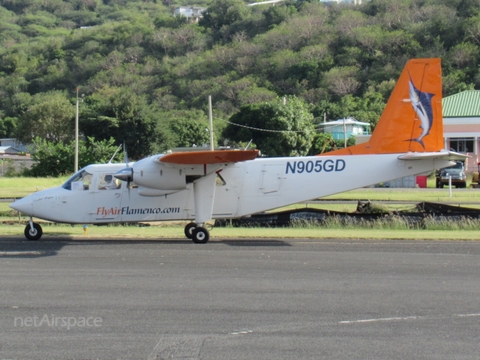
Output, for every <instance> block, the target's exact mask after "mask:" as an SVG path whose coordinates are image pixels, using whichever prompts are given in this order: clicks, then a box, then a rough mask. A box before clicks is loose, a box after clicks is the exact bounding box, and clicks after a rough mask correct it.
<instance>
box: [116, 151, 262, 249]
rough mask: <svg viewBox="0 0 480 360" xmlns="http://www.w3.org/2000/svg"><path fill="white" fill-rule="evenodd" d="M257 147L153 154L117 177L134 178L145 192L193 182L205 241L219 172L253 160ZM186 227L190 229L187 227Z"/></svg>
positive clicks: (197, 227) (173, 188)
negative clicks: (205, 225) (238, 163)
mask: <svg viewBox="0 0 480 360" xmlns="http://www.w3.org/2000/svg"><path fill="white" fill-rule="evenodd" d="M257 156H258V150H212V151H187V152H178V153H171V154H165V155H164V154H160V155H153V156H150V157H147V158H145V159H142V160H140V161H138V162H136V163H135V164H133V166H132V167H131V168H130V167H128V168H126V169H123V170H121V171H119V172H118V173H117V174H116V175H115V177H116V178H118V179H120V180H126V181H133V182H135V183H136V184H137V185H138V193H139V194H140V195H143V196H161V195H165V196H166V195H168V194H172V193H175V192H178V191H182V190H186V189H187V187H188V186H190V184H193V198H194V206H195V226H193V227H191V228H189V229H188V231H189V232H190V231H197V232H198V234H195V235H194V234H190V233H189V234H187V235H192V236H195V239H197V240H198V242H206V241H208V238H209V233H208V231H207V230H206V229H204V228H203V227H202V225H203V223H205V222H206V221H208V220H210V219H211V218H212V212H213V202H214V199H215V183H216V177H217V173H218V172H219V171H221V170H222V169H224V168H225V167H227V166H229V165H231V164H235V163H237V162H241V161H248V160H253V159H255V158H256V157H257ZM186 231H187V230H186Z"/></svg>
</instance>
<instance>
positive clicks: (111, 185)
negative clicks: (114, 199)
mask: <svg viewBox="0 0 480 360" xmlns="http://www.w3.org/2000/svg"><path fill="white" fill-rule="evenodd" d="M121 186H122V182H121V181H120V180H118V179H117V178H115V176H113V174H108V173H104V174H100V176H99V181H98V190H116V189H120V187H121Z"/></svg>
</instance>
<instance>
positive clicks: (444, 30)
mask: <svg viewBox="0 0 480 360" xmlns="http://www.w3.org/2000/svg"><path fill="white" fill-rule="evenodd" d="M182 4H183V5H186V4H196V5H203V6H206V7H207V12H206V13H205V16H204V17H203V19H202V20H201V21H200V22H199V23H190V22H188V21H187V19H186V18H185V17H176V16H174V15H173V9H174V8H175V7H176V6H179V5H182ZM479 10H480V1H479V0H402V1H398V0H372V1H365V2H364V4H363V5H361V6H353V5H332V6H326V5H325V4H323V3H318V2H308V1H295V2H294V1H285V2H284V3H281V4H276V5H275V6H270V5H262V6H246V3H245V2H244V1H242V0H213V1H211V2H208V3H204V2H196V3H193V2H192V1H191V0H189V1H188V2H187V1H184V2H177V1H173V2H169V3H162V2H160V1H135V0H129V1H126V0H103V1H100V0H65V1H64V0H0V137H18V138H19V139H21V140H22V141H24V142H26V143H31V142H32V141H35V140H34V139H35V138H36V137H39V138H41V139H42V140H45V141H51V142H53V143H68V142H70V141H71V140H72V138H73V134H74V132H73V127H74V118H75V104H76V101H77V89H78V99H79V100H78V102H79V112H80V116H79V118H80V131H81V133H82V134H83V136H84V137H85V138H87V137H92V138H95V139H96V140H98V141H101V140H109V139H110V138H113V140H114V142H115V143H116V144H117V145H118V144H121V143H122V142H123V141H125V142H126V144H127V146H128V149H129V155H130V156H131V157H132V158H134V159H138V158H140V157H141V156H145V155H148V154H151V153H152V152H156V151H164V150H166V149H168V148H172V147H174V146H191V145H192V144H202V143H205V142H208V138H209V135H208V132H207V131H205V128H206V126H207V124H208V122H207V113H208V112H207V110H208V102H207V97H208V95H211V96H212V99H213V109H214V125H215V132H216V133H215V136H216V137H215V139H216V141H217V144H218V145H224V144H229V143H230V144H231V143H234V142H236V143H238V142H242V141H244V142H248V141H250V140H251V138H243V139H239V138H238V137H237V138H234V135H232V133H233V134H234V133H235V131H232V129H231V128H232V126H233V125H230V124H228V122H227V120H229V119H230V118H231V117H232V116H235V115H236V114H237V117H236V118H243V117H244V116H243V117H242V116H238V114H239V113H242V112H245V109H246V108H247V110H248V111H247V113H248V112H249V111H250V112H251V111H252V107H253V108H255V110H258V108H259V107H260V109H261V106H262V105H261V104H266V103H269V104H271V103H279V102H280V101H281V99H282V98H283V97H284V96H287V99H290V100H294V99H295V101H292V103H294V104H295V106H296V108H297V109H302V111H308V113H309V114H310V115H309V116H304V117H303V118H302V121H303V122H304V121H307V122H308V125H302V127H304V128H308V129H313V128H314V127H315V124H317V123H319V122H320V121H323V118H324V116H326V118H327V119H328V120H334V119H337V118H341V117H345V116H353V117H355V118H357V119H358V120H361V121H367V122H370V123H371V124H372V125H373V126H374V125H375V123H376V121H377V120H378V117H379V115H380V113H381V111H382V109H383V107H384V105H385V103H386V100H387V99H388V96H389V94H390V92H391V90H392V89H393V86H394V85H395V81H396V79H397V77H398V76H399V74H400V72H401V70H402V68H403V66H404V65H405V63H406V61H407V60H408V59H411V58H422V57H440V58H441V59H442V67H443V75H444V78H443V84H444V85H443V86H444V88H443V90H444V96H446V95H451V94H454V93H457V92H459V91H462V90H466V89H474V88H476V87H478V85H480V76H479V68H478V59H479V58H480V57H479V55H480V49H479V46H480V13H479ZM299 102H301V103H302V104H303V105H299V104H298V103H299ZM285 121H286V122H287V123H288V121H292V120H291V119H287V120H285ZM272 124H273V123H272ZM275 124H276V123H275ZM302 124H304V123H302ZM256 125H257V126H258V127H261V125H262V123H260V124H259V123H258V122H257V123H256ZM264 125H265V127H267V126H268V125H269V124H264ZM275 126H278V125H275ZM285 126H286V127H288V124H287V125H285ZM270 130H272V129H270ZM277 130H278V129H277ZM227 135H228V136H227ZM249 135H250V134H249ZM245 136H247V135H245ZM227 138H228V139H227ZM37 139H38V138H37ZM229 140H230V142H229ZM302 141H303V140H302ZM254 142H255V139H254ZM37 143H38V140H37ZM305 143H308V144H310V143H312V145H315V144H316V145H315V146H316V149H325V146H324V145H325V144H319V143H318V141H317V142H315V140H314V139H313V138H312V136H310V137H307V138H306V140H305V141H303V143H302V145H301V146H302V147H301V149H300V150H299V149H296V150H291V149H289V150H288V152H287V151H285V153H287V154H290V153H292V154H297V153H298V154H306V153H309V152H311V151H314V150H312V149H310V146H306V145H305ZM272 154H273V153H272ZM278 154H281V152H280V153H278ZM275 155H277V153H275Z"/></svg>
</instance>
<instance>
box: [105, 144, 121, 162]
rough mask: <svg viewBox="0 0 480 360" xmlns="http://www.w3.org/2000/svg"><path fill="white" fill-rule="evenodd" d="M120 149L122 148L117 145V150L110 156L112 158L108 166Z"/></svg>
mask: <svg viewBox="0 0 480 360" xmlns="http://www.w3.org/2000/svg"><path fill="white" fill-rule="evenodd" d="M121 148H122V145H119V146H118V148H117V150H115V153H114V154H113V156H112V157H111V158H110V160H109V161H108V163H109V164H111V163H112V160H113V158H114V157H115V155H117V153H118V150H120V149H121Z"/></svg>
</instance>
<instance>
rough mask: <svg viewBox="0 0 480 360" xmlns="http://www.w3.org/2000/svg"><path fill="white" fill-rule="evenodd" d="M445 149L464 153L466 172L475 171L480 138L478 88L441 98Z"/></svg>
mask: <svg viewBox="0 0 480 360" xmlns="http://www.w3.org/2000/svg"><path fill="white" fill-rule="evenodd" d="M442 106H443V134H444V141H445V148H446V149H453V150H455V151H458V152H461V153H466V154H468V155H469V156H470V158H469V159H468V161H467V170H468V172H472V171H477V163H478V162H479V154H478V152H479V143H478V142H479V139H480V90H467V91H462V92H460V93H458V94H455V95H451V96H447V97H445V98H443V100H442Z"/></svg>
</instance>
